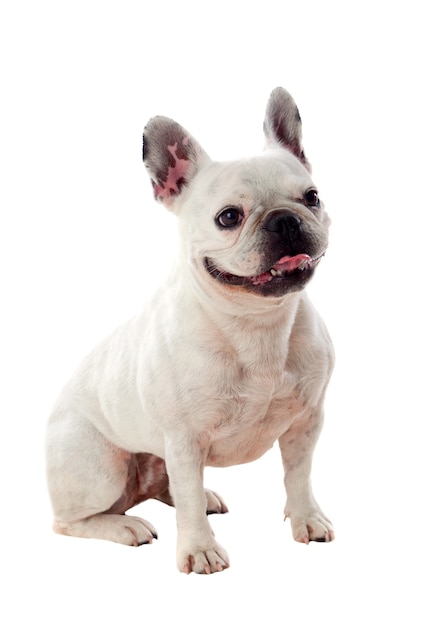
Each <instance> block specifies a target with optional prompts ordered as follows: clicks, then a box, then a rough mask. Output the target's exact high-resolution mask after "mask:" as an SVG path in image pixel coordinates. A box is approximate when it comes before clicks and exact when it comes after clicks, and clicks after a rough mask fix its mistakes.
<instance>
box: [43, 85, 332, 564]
mask: <svg viewBox="0 0 445 626" xmlns="http://www.w3.org/2000/svg"><path fill="white" fill-rule="evenodd" d="M264 133H265V138H266V149H265V151H264V152H263V153H262V154H261V155H259V156H255V157H253V158H248V159H242V160H238V161H232V162H224V163H220V162H214V161H212V160H211V159H210V158H209V157H208V155H207V154H206V153H205V151H204V150H203V148H202V147H201V146H200V144H199V143H198V142H197V141H196V140H195V139H194V138H193V137H192V136H191V135H190V133H188V132H187V131H186V130H185V129H184V128H182V127H181V126H180V125H179V124H177V123H176V122H174V121H173V120H170V119H168V118H166V117H160V116H159V117H154V118H153V119H151V120H150V121H149V122H148V124H147V126H146V127H145V130H144V141H143V159H144V164H145V167H146V168H147V170H148V173H149V175H150V177H151V181H152V185H153V189H154V195H155V198H156V199H157V200H158V201H159V202H160V203H162V204H163V205H164V206H165V207H166V208H167V209H169V210H170V211H172V212H173V213H175V214H176V215H177V218H178V220H179V226H180V240H179V241H180V245H179V248H180V249H179V253H178V257H177V260H176V264H175V265H174V267H173V271H172V273H171V277H170V280H169V281H168V282H166V283H165V284H163V285H162V287H161V288H160V289H159V290H158V291H157V293H156V294H155V295H154V297H153V298H152V299H151V300H150V302H149V304H148V306H147V307H146V309H145V310H144V311H143V313H142V314H141V315H139V316H138V317H135V318H134V319H132V320H131V321H129V322H128V323H126V324H124V325H123V326H121V327H120V328H118V329H117V330H116V331H115V332H114V333H113V334H112V335H111V336H110V337H109V338H108V339H106V340H105V341H103V342H102V343H101V344H100V345H99V346H98V347H97V348H96V349H95V350H94V351H93V352H92V353H91V354H90V355H89V356H88V357H87V358H86V360H85V361H84V362H83V364H82V365H81V367H80V368H79V369H78V371H77V373H76V374H75V375H74V377H73V379H72V380H71V382H69V383H68V385H67V386H66V388H65V389H64V391H63V393H62V394H61V396H60V399H59V401H58V403H57V404H56V407H55V409H54V412H53V414H52V416H51V417H50V420H49V424H48V433H47V470H48V483H49V491H50V496H51V501H52V505H53V509H54V516H55V521H54V530H55V531H56V532H58V533H61V534H65V535H73V536H77V537H95V538H99V539H109V540H111V541H116V542H119V543H122V544H127V545H133V546H138V545H141V544H145V543H151V542H152V540H153V538H156V530H155V528H154V527H153V526H152V525H151V524H150V523H149V522H147V521H146V520H144V519H142V518H140V517H134V516H129V515H125V512H126V511H127V510H128V509H130V508H132V507H133V506H135V505H136V504H138V503H140V502H142V501H143V500H146V499H148V498H156V499H157V500H161V501H162V502H165V503H167V504H169V505H172V506H175V507H176V518H177V529H178V539H177V566H178V568H179V570H180V571H181V572H185V573H190V572H192V571H193V572H197V573H207V574H209V573H213V572H218V571H221V570H223V569H225V568H227V567H228V566H229V558H228V555H227V553H226V551H225V550H224V549H223V548H222V547H221V546H220V545H219V544H218V543H217V541H216V540H215V537H214V535H213V532H212V529H211V527H210V524H209V522H208V517H207V514H209V513H225V512H226V511H227V507H226V505H225V503H224V501H223V499H222V498H221V497H220V496H219V495H218V494H216V493H214V492H212V491H209V490H206V489H204V486H203V472H204V467H205V466H214V467H224V466H229V465H235V464H238V463H248V462H250V461H254V460H255V459H257V458H259V457H260V456H261V455H263V454H264V453H265V452H266V450H268V449H270V448H271V447H272V445H273V443H274V442H275V441H276V440H278V441H279V446H280V450H281V455H282V460H283V466H284V482H285V488H286V494H287V500H286V504H285V511H284V512H285V517H288V518H290V522H291V527H292V533H293V537H294V539H295V540H296V541H300V542H303V543H308V542H309V541H311V540H312V541H331V540H332V539H333V538H334V533H333V528H332V526H331V523H330V521H329V520H328V519H327V517H326V516H325V515H324V514H323V513H322V511H321V509H320V507H319V506H318V504H317V502H316V500H315V498H314V496H313V494H312V490H311V484H310V471H311V461H312V453H313V450H314V447H315V444H316V441H317V438H318V436H319V433H320V430H321V427H322V422H323V399H324V395H325V391H326V387H327V384H328V380H329V377H330V374H331V371H332V367H333V360H334V359H333V348H332V345H331V341H330V339H329V336H328V333H327V331H326V328H325V326H324V324H323V322H322V320H321V319H320V317H319V315H318V314H317V312H316V311H315V310H314V308H313V306H312V305H311V303H310V301H309V299H308V297H307V295H306V292H305V290H304V288H305V286H306V285H307V283H308V282H309V280H310V279H311V277H312V275H313V274H314V271H315V269H316V267H317V265H318V263H319V262H320V260H321V259H322V257H323V256H324V254H325V252H326V249H327V246H328V227H329V222H330V220H329V218H328V216H327V214H326V213H325V211H324V207H323V203H322V202H321V200H320V198H319V195H318V191H317V188H316V187H315V185H314V183H313V182H312V178H311V167H310V164H309V162H308V160H307V159H306V156H305V153H304V151H303V147H302V143H301V119H300V115H299V112H298V109H297V106H296V105H295V103H294V101H293V99H292V97H291V96H290V95H289V94H288V93H287V92H286V91H285V90H284V89H282V88H277V89H275V90H274V91H273V92H272V94H271V96H270V99H269V102H268V105H267V110H266V116H265V122H264Z"/></svg>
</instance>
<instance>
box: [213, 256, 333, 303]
mask: <svg viewBox="0 0 445 626" xmlns="http://www.w3.org/2000/svg"><path fill="white" fill-rule="evenodd" d="M324 254H325V253H323V254H321V255H320V256H318V257H317V258H312V257H310V256H309V255H308V254H297V255H296V256H292V257H291V256H284V257H282V258H281V259H279V261H277V263H275V264H274V265H273V266H272V267H271V268H270V269H268V270H267V271H265V272H262V273H261V274H257V275H255V276H236V275H235V274H230V273H229V272H226V271H224V270H221V269H219V268H218V267H217V266H216V265H215V264H214V263H213V262H212V261H211V259H208V258H206V259H205V265H206V269H207V271H208V272H209V273H210V274H211V275H212V276H213V277H214V278H216V279H217V280H219V281H221V282H223V283H227V284H229V285H240V286H244V287H247V288H251V289H253V290H254V291H257V290H258V291H265V292H270V293H271V295H272V292H275V291H277V290H279V291H281V292H285V291H287V290H292V287H293V290H295V289H299V288H300V289H301V288H302V287H303V286H304V285H305V284H306V282H307V281H308V280H309V278H310V277H311V276H312V273H313V270H314V268H315V266H316V265H317V264H318V263H319V261H320V259H321V258H322V257H323V256H324Z"/></svg>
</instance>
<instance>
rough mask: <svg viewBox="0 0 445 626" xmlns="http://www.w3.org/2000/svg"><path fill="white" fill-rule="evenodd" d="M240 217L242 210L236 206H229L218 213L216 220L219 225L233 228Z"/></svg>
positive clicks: (241, 217)
mask: <svg viewBox="0 0 445 626" xmlns="http://www.w3.org/2000/svg"><path fill="white" fill-rule="evenodd" d="M242 219H243V212H242V211H241V210H240V209H238V208H237V207H234V206H229V207H226V208H225V209H224V211H221V213H219V215H218V216H217V218H216V222H217V224H218V225H219V226H223V227H224V228H233V227H234V226H238V224H239V223H240V222H241V220H242Z"/></svg>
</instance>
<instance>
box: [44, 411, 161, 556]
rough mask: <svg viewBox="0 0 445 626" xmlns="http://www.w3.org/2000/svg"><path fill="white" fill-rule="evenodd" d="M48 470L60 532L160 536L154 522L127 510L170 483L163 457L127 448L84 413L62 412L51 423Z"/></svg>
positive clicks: (124, 538)
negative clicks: (130, 450)
mask: <svg viewBox="0 0 445 626" xmlns="http://www.w3.org/2000/svg"><path fill="white" fill-rule="evenodd" d="M141 469H142V471H140V470H141ZM47 471H48V486H49V492H50V497H51V501H52V505H53V509H54V515H55V521H54V530H55V531H56V532H58V533H60V534H65V535H72V536H77V537H92V538H96V539H108V540H110V541H114V542H117V543H122V544H126V545H133V546H134V545H141V544H144V543H151V542H152V541H153V538H156V536H157V534H156V530H155V528H154V527H153V526H152V525H151V524H150V523H149V522H147V521H145V520H143V519H141V518H139V517H133V516H127V515H124V514H123V513H124V512H125V511H126V510H128V509H129V508H131V506H134V505H135V504H137V503H138V502H141V501H142V500H145V499H146V498H147V497H155V495H156V494H157V493H159V492H162V491H163V490H165V489H166V487H167V484H168V478H167V475H166V472H165V464H164V462H163V461H162V459H159V458H158V457H155V456H154V455H135V454H131V453H129V452H126V451H125V450H122V449H120V448H118V447H116V446H115V445H113V444H112V443H111V442H110V441H108V440H107V439H106V438H105V437H104V436H103V435H102V434H101V433H100V432H99V431H98V430H97V429H96V428H95V427H94V426H93V425H92V424H91V423H90V422H88V421H87V420H85V419H83V418H82V417H79V416H69V415H60V414H59V415H57V414H56V415H54V416H53V418H52V419H51V420H50V423H49V426H48V436H47Z"/></svg>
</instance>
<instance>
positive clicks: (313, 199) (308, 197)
mask: <svg viewBox="0 0 445 626" xmlns="http://www.w3.org/2000/svg"><path fill="white" fill-rule="evenodd" d="M304 201H305V202H306V204H307V205H308V206H314V207H319V206H320V198H319V197H318V191H317V190H316V189H308V191H306V193H305V194H304Z"/></svg>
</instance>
